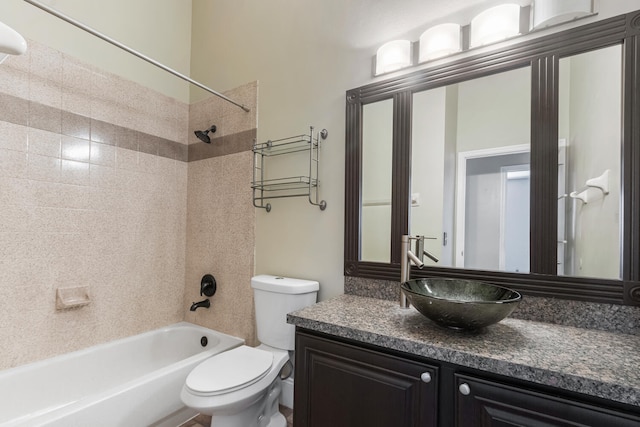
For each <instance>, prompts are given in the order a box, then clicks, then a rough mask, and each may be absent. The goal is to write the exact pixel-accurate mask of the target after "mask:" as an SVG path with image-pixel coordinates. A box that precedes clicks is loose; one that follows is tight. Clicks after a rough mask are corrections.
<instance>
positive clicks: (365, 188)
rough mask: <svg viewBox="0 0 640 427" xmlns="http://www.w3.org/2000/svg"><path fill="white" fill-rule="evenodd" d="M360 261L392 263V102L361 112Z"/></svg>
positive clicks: (387, 101)
mask: <svg viewBox="0 0 640 427" xmlns="http://www.w3.org/2000/svg"><path fill="white" fill-rule="evenodd" d="M362 121H363V127H362V140H363V141H364V143H363V145H362V233H361V242H360V247H361V248H362V255H361V257H362V259H363V260H368V261H377V262H389V261H390V260H391V245H390V244H389V238H390V236H391V182H392V174H391V156H392V152H393V100H392V99H387V100H384V101H379V102H374V103H371V104H367V105H365V106H364V107H363V109H362Z"/></svg>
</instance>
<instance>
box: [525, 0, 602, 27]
mask: <svg viewBox="0 0 640 427" xmlns="http://www.w3.org/2000/svg"><path fill="white" fill-rule="evenodd" d="M591 13H592V0H535V1H534V2H533V25H532V29H538V28H544V27H549V26H551V25H557V24H561V23H563V22H567V21H572V20H574V19H576V18H581V17H583V16H586V15H589V14H591Z"/></svg>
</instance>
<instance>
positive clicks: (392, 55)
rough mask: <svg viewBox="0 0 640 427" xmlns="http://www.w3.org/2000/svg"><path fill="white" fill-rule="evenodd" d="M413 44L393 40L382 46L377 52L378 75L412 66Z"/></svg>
mask: <svg viewBox="0 0 640 427" xmlns="http://www.w3.org/2000/svg"><path fill="white" fill-rule="evenodd" d="M411 65H412V64H411V42H410V41H409V40H393V41H390V42H387V43H385V44H383V45H382V46H380V48H379V49H378V51H377V52H376V75H378V74H383V73H389V72H391V71H395V70H399V69H401V68H405V67H409V66H411Z"/></svg>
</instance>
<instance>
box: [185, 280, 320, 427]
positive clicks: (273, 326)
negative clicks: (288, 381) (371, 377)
mask: <svg viewBox="0 0 640 427" xmlns="http://www.w3.org/2000/svg"><path fill="white" fill-rule="evenodd" d="M251 287H252V288H253V294H254V302H255V313H256V327H257V331H258V340H259V341H260V342H261V344H260V345H259V346H258V347H249V346H246V345H243V346H240V347H237V348H234V349H232V350H229V351H226V352H223V353H220V354H217V355H215V356H212V357H210V358H209V359H207V360H205V361H204V362H202V363H201V364H200V365H198V366H196V367H195V368H194V369H193V371H191V373H190V374H189V375H188V376H187V379H186V381H185V384H184V386H183V387H182V392H181V394H180V397H181V399H182V402H183V403H184V404H185V405H186V406H188V407H190V408H193V409H196V410H197V411H199V412H200V413H201V414H205V415H211V417H212V419H211V425H212V426H215V427H286V425H287V422H286V420H285V418H284V416H283V415H282V414H281V413H280V412H279V411H278V403H279V400H280V394H281V391H282V379H281V377H280V371H281V370H283V369H282V368H283V367H284V366H285V365H286V364H287V362H289V351H292V350H293V349H294V348H295V345H294V342H295V341H294V338H295V327H294V326H293V325H289V324H287V313H290V312H292V311H295V310H299V309H301V308H304V307H306V306H309V305H312V304H314V303H315V302H316V299H317V295H318V289H319V287H320V285H319V284H318V282H315V281H311V280H301V279H292V278H287V277H278V276H270V275H260V276H256V277H253V278H252V279H251ZM283 371H284V370H283Z"/></svg>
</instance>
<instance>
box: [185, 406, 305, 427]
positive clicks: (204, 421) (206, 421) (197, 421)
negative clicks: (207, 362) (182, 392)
mask: <svg viewBox="0 0 640 427" xmlns="http://www.w3.org/2000/svg"><path fill="white" fill-rule="evenodd" d="M280 412H281V413H282V415H284V417H285V418H286V419H287V427H293V409H289V408H287V407H286V406H282V405H280ZM209 426H211V417H209V416H207V415H198V416H197V417H195V418H192V419H190V420H189V421H187V422H186V423H183V424H181V425H180V426H178V427H209ZM211 427H215V426H211Z"/></svg>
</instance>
